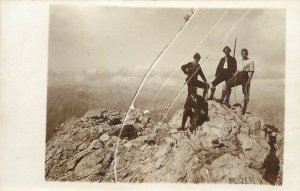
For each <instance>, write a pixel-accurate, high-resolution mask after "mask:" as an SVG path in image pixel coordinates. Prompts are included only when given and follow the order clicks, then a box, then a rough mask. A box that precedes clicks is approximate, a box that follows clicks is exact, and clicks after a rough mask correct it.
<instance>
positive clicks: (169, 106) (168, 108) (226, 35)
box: [161, 9, 251, 121]
mask: <svg viewBox="0 0 300 191" xmlns="http://www.w3.org/2000/svg"><path fill="white" fill-rule="evenodd" d="M250 10H251V9H249V10H248V11H247V12H246V13H244V14H243V15H242V16H241V17H240V19H239V20H238V21H237V22H236V23H235V24H234V25H233V26H232V27H231V29H230V30H229V31H227V33H226V34H225V36H224V37H223V39H222V40H221V42H220V43H219V44H218V45H217V46H216V47H215V48H213V49H212V51H211V52H210V54H209V55H208V56H207V57H206V58H205V59H204V60H203V61H202V63H201V64H203V63H204V62H205V61H206V60H207V59H208V58H209V57H210V56H211V55H212V54H213V53H214V52H215V51H216V49H217V48H218V47H219V46H220V45H221V44H222V43H223V42H224V41H225V40H226V38H227V37H228V35H229V34H230V33H231V32H232V30H233V29H234V28H235V27H236V26H237V25H238V24H239V23H240V22H241V21H242V20H243V19H244V18H245V17H246V16H247V15H248V14H249V12H250ZM201 64H200V65H201ZM199 69H200V67H199V68H198V69H197V70H196V71H195V72H194V73H193V74H192V76H191V77H190V78H189V79H188V80H187V81H186V82H185V83H184V85H183V86H182V87H181V89H180V91H179V92H178V93H177V95H176V96H175V98H174V99H173V100H172V102H171V104H169V105H168V107H167V109H166V112H165V113H164V115H163V117H162V119H161V121H162V120H163V119H164V117H165V116H166V115H167V113H168V112H169V110H170V108H171V106H172V105H173V104H174V102H175V101H176V99H177V98H178V97H179V95H180V94H181V92H182V91H183V89H184V87H185V84H187V83H188V82H189V81H190V80H191V79H192V77H193V76H194V75H195V74H196V73H197V72H198V70H199Z"/></svg>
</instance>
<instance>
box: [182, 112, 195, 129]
mask: <svg viewBox="0 0 300 191" xmlns="http://www.w3.org/2000/svg"><path fill="white" fill-rule="evenodd" d="M188 117H190V123H193V111H192V110H191V109H185V110H184V112H183V115H182V122H181V127H182V128H184V127H185V124H186V121H187V119H188Z"/></svg>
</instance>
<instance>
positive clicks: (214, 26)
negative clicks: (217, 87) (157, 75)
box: [147, 9, 229, 109]
mask: <svg viewBox="0 0 300 191" xmlns="http://www.w3.org/2000/svg"><path fill="white" fill-rule="evenodd" d="M228 11H229V9H227V10H226V11H225V12H224V13H223V15H222V16H221V17H220V18H219V19H218V20H217V22H216V23H215V24H214V25H213V26H212V28H210V30H209V31H208V32H207V33H206V35H205V36H204V38H202V39H201V41H200V42H199V43H198V44H197V46H196V47H195V48H194V49H193V50H192V51H191V53H190V54H189V55H188V56H187V57H185V58H184V59H183V60H182V61H181V62H179V65H178V66H177V68H176V69H175V70H174V71H173V72H172V73H171V74H170V75H169V76H168V78H167V79H166V80H165V81H164V83H163V84H162V85H161V86H160V88H159V90H158V92H157V93H156V94H155V96H154V97H153V99H152V100H151V102H150V104H149V106H148V107H147V109H149V108H150V107H151V106H152V104H153V103H154V100H155V99H156V98H157V97H158V95H159V94H160V92H161V90H162V89H163V88H164V86H165V85H166V84H167V82H168V81H169V79H171V78H172V77H173V76H174V75H175V73H176V72H177V70H178V69H179V68H180V65H181V63H183V62H185V60H186V59H188V58H189V57H190V55H191V54H193V53H194V52H195V51H196V49H198V47H199V46H200V45H202V43H203V42H204V41H205V40H206V39H207V37H208V36H209V35H210V34H211V32H212V31H213V30H214V29H215V28H216V26H217V25H218V24H219V23H220V22H221V20H222V19H223V18H224V17H225V15H226V14H227V12H228ZM203 18H204V17H203ZM201 21H202V20H201Z"/></svg>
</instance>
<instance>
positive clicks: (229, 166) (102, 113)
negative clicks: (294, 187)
mask: <svg viewBox="0 0 300 191" xmlns="http://www.w3.org/2000/svg"><path fill="white" fill-rule="evenodd" d="M208 104H209V113H208V116H209V118H210V120H209V121H206V122H204V123H203V124H202V125H201V126H198V127H197V128H195V130H194V131H193V132H190V131H178V130H177V129H176V128H178V127H180V126H181V120H182V113H183V111H182V110H180V111H178V112H177V113H175V114H174V116H173V117H172V119H171V120H170V121H169V122H168V123H160V122H158V123H155V122H153V121H151V122H150V117H149V116H147V114H144V113H143V112H142V111H140V110H138V109H132V110H130V112H129V113H128V117H127V120H124V118H125V116H126V113H123V114H121V113H120V112H115V111H108V110H103V109H96V110H91V111H89V112H87V113H86V114H85V115H84V116H83V117H82V118H79V119H75V118H73V119H70V120H67V121H66V122H65V123H64V125H62V126H61V127H60V128H58V130H57V131H56V132H55V135H54V136H53V137H52V138H51V139H50V140H49V141H48V142H47V147H46V158H45V160H46V167H45V171H46V179H47V180H61V181H65V180H68V181H76V180H85V181H100V182H114V181H115V176H114V173H115V170H117V175H118V181H120V182H168V183H171V182H190V183H208V182H213V183H230V184H282V167H283V147H282V145H283V136H282V132H279V131H278V129H276V128H275V127H274V126H270V125H269V124H266V123H265V122H264V121H263V120H262V119H260V118H259V117H257V116H255V115H254V114H247V115H245V116H242V115H240V111H239V110H240V107H239V106H237V107H236V108H233V109H228V108H226V107H223V106H221V105H220V104H218V103H216V102H214V101H208ZM114 119H118V120H119V121H114ZM122 122H124V124H123V123H122ZM118 123H119V124H118ZM121 129H122V132H121ZM116 149H117V150H116ZM116 151H117V152H116ZM115 154H116V155H115ZM115 156H116V157H117V158H116V159H117V160H114V157H115ZM115 162H117V163H116V169H115V168H114V167H115Z"/></svg>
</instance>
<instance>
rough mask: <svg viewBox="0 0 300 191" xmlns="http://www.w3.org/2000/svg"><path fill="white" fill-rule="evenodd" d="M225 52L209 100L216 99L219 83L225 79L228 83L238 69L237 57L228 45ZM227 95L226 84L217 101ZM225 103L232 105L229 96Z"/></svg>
mask: <svg viewBox="0 0 300 191" xmlns="http://www.w3.org/2000/svg"><path fill="white" fill-rule="evenodd" d="M223 52H224V54H225V57H223V58H221V60H220V62H219V65H218V67H217V70H216V74H215V79H214V81H212V87H211V94H210V96H209V98H208V100H213V99H214V94H215V91H216V86H217V85H219V84H220V83H221V82H223V81H225V83H226V84H227V83H228V81H229V80H230V79H231V78H232V76H233V75H234V73H235V72H236V69H237V65H236V59H235V58H234V57H232V56H231V55H230V52H231V49H230V48H229V47H228V46H225V47H224V49H223ZM225 96H226V86H224V88H223V90H222V96H221V98H220V99H217V100H216V101H219V102H220V100H224V99H225ZM222 102H223V101H222ZM225 104H226V106H227V107H230V105H229V97H228V96H227V97H226V100H225Z"/></svg>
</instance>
